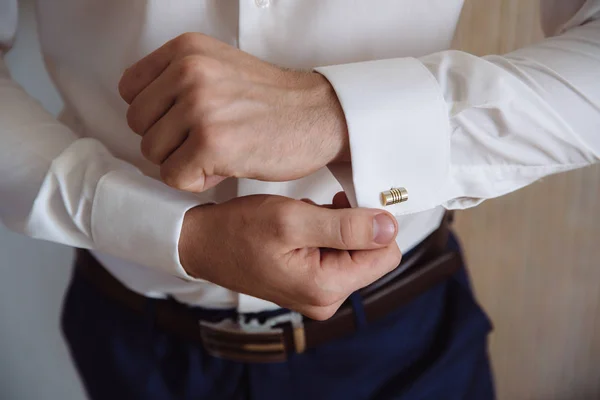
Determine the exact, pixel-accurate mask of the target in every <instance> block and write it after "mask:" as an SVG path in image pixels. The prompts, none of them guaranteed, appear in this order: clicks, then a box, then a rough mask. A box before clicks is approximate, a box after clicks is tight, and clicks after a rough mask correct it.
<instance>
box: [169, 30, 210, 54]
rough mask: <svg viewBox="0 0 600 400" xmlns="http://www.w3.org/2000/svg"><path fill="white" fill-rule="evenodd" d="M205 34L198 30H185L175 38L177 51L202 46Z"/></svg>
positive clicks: (173, 42) (174, 45)
mask: <svg viewBox="0 0 600 400" xmlns="http://www.w3.org/2000/svg"><path fill="white" fill-rule="evenodd" d="M204 36H205V35H203V34H202V33H198V32H185V33H182V34H181V35H179V36H177V37H176V38H175V39H173V41H172V45H173V47H174V48H175V50H176V51H182V52H183V51H187V50H191V49H196V48H198V47H200V46H201V44H202V41H203V40H204Z"/></svg>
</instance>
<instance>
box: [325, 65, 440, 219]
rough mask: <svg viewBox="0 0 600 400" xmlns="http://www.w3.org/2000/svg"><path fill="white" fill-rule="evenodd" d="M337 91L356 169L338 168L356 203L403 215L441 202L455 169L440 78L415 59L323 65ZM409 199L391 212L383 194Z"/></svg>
mask: <svg viewBox="0 0 600 400" xmlns="http://www.w3.org/2000/svg"><path fill="white" fill-rule="evenodd" d="M315 71H316V72H318V73H320V74H322V75H323V76H325V77H326V78H327V79H328V80H329V82H330V83H331V84H332V86H333V88H334V89H335V91H336V93H337V95H338V98H339V100H340V103H341V105H342V108H343V110H344V114H345V116H346V122H347V124H348V132H349V135H350V151H351V154H352V164H351V166H348V165H346V166H344V165H341V164H338V165H333V166H331V167H330V170H331V171H332V173H333V174H334V175H335V176H336V178H337V179H338V181H339V182H340V184H341V185H342V187H343V188H344V190H345V191H346V193H347V195H348V197H349V200H350V203H351V204H352V205H353V206H359V207H368V208H385V209H386V210H387V211H389V212H391V213H392V214H395V215H403V214H409V213H415V212H419V211H424V210H428V209H431V208H434V207H436V206H438V205H440V204H441V202H442V197H443V196H442V193H441V191H442V188H443V187H444V185H445V184H446V181H447V177H448V174H449V170H450V121H449V115H448V108H447V106H446V102H445V101H444V98H443V95H442V93H441V90H440V88H439V86H438V83H437V81H436V80H435V78H434V77H433V76H432V75H431V73H430V72H429V70H427V68H425V66H424V65H423V64H421V62H419V61H418V60H416V59H414V58H398V59H390V60H380V61H369V62H362V63H355V64H344V65H337V66H329V67H321V68H316V69H315ZM391 188H405V189H406V190H407V192H408V201H406V202H403V203H399V204H394V205H389V206H386V207H384V206H383V204H382V202H381V193H382V192H384V191H387V190H390V189H391Z"/></svg>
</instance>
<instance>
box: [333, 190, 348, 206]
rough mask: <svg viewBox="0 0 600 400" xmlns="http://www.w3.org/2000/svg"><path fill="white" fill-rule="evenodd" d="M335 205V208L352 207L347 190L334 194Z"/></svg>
mask: <svg viewBox="0 0 600 400" xmlns="http://www.w3.org/2000/svg"><path fill="white" fill-rule="evenodd" d="M333 205H334V206H335V208H351V207H352V206H351V205H350V201H349V200H348V197H347V196H346V193H345V192H338V193H336V194H335V196H333Z"/></svg>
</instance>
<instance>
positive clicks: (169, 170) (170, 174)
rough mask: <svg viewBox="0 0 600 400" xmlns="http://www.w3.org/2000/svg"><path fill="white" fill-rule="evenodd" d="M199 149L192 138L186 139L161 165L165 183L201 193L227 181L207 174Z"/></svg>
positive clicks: (222, 177) (219, 176) (218, 176)
mask: <svg viewBox="0 0 600 400" xmlns="http://www.w3.org/2000/svg"><path fill="white" fill-rule="evenodd" d="M198 148H199V147H198V146H195V145H194V144H192V143H191V138H190V137H188V138H187V139H185V140H184V142H183V143H182V144H181V145H180V146H179V147H178V148H177V149H176V150H175V151H174V152H173V153H172V154H171V155H170V156H169V157H167V159H166V160H165V161H164V162H163V163H162V164H161V167H160V175H161V178H162V180H163V182H165V183H166V184H167V185H169V186H171V187H174V188H176V189H180V190H185V191H188V192H194V193H200V192H203V191H205V190H208V189H210V188H212V187H215V186H216V185H218V184H219V183H221V182H223V181H224V180H225V179H227V177H226V176H221V175H213V174H206V172H205V170H204V167H203V165H202V160H201V159H202V157H198V153H197V152H198Z"/></svg>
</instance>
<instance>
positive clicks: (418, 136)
mask: <svg viewBox="0 0 600 400" xmlns="http://www.w3.org/2000/svg"><path fill="white" fill-rule="evenodd" d="M599 4H600V2H597V1H595V0H594V1H591V2H588V3H587V5H586V7H587V8H585V7H584V8H583V9H582V11H581V12H580V13H578V14H577V15H576V16H575V17H574V18H572V20H571V23H570V24H566V25H565V29H567V28H568V32H566V33H564V34H563V35H561V36H559V37H556V38H551V39H546V40H545V41H543V42H541V43H539V44H537V45H534V46H531V47H529V48H526V49H522V50H519V51H516V52H514V53H511V54H507V55H505V56H490V57H484V58H479V57H475V56H472V55H469V54H466V53H462V52H456V51H445V52H440V53H437V54H433V55H430V56H427V57H423V58H420V59H414V58H403V59H391V60H381V61H373V62H367V63H358V64H347V65H340V66H333V67H325V68H319V69H318V71H319V72H321V73H323V74H324V75H326V77H327V78H328V79H329V80H330V81H331V82H332V84H333V86H334V88H335V89H336V91H337V93H338V96H339V98H340V101H341V103H342V106H343V108H344V112H345V115H346V119H347V121H348V128H349V133H350V147H351V151H352V170H349V168H348V167H344V166H340V165H334V166H331V169H332V171H333V172H334V174H336V176H337V177H338V180H340V182H341V183H342V185H343V187H344V189H345V190H346V191H347V192H348V193H349V195H350V196H351V199H352V200H353V201H354V202H355V203H354V205H359V206H367V207H376V206H379V207H381V206H382V205H381V203H380V201H379V197H378V195H379V193H380V192H381V191H384V190H387V189H389V188H390V187H399V186H402V187H405V188H406V189H407V190H408V191H409V201H408V202H405V203H402V204H397V205H393V206H391V207H389V208H388V209H389V210H390V211H392V212H393V213H394V214H396V215H402V214H407V213H414V212H419V211H423V210H427V209H430V208H433V207H436V206H439V205H444V206H446V207H448V208H464V207H468V206H473V205H476V204H478V203H479V202H481V201H483V200H484V199H486V198H491V197H496V196H500V195H502V194H505V193H508V192H510V191H513V190H516V189H518V188H520V187H522V186H525V185H527V184H529V183H531V182H533V181H535V180H537V179H539V178H542V177H543V176H547V175H549V174H552V173H557V172H561V171H566V170H569V169H573V168H578V167H581V166H585V165H589V164H591V163H594V162H597V160H598V154H599V153H600V144H599V143H598V138H599V136H598V135H597V132H598V131H599V126H600V100H599V99H600V87H599V84H600V79H598V72H597V71H600V63H599V61H598V60H599V57H598V55H599V54H600V43H599V42H600V33H599V32H600V29H599V28H598V22H594V21H593V20H594V19H597V18H598V14H599V13H600V10H597V9H598V8H600V6H599ZM564 22H566V20H564V21H563V23H564ZM578 25H583V26H580V27H578Z"/></svg>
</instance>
